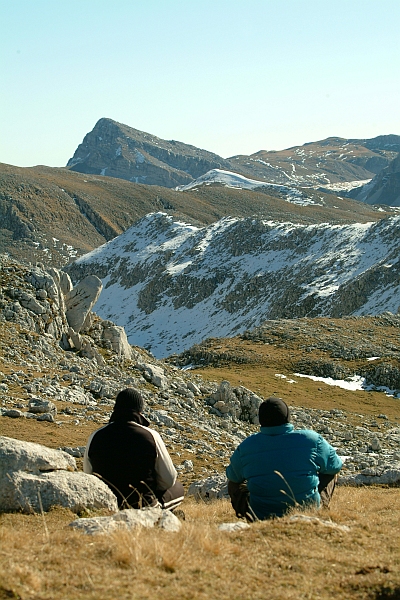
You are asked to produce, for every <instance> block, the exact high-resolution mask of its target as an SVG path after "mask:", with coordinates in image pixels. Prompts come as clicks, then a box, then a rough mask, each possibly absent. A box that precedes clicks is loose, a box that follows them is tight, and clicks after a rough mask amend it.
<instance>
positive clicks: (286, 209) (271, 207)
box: [0, 164, 393, 266]
mask: <svg viewBox="0 0 400 600" xmlns="http://www.w3.org/2000/svg"><path fill="white" fill-rule="evenodd" d="M310 197H315V199H316V201H318V204H321V206H315V205H313V206H297V205H295V204H291V203H289V202H286V201H285V199H284V198H283V196H282V194H281V193H280V192H273V191H271V190H266V193H262V192H252V191H246V190H234V189H228V188H225V187H221V186H203V187H201V188H199V189H198V190H196V191H189V192H176V191H174V190H171V189H167V188H165V187H159V186H148V185H143V184H136V183H132V182H130V181H125V180H123V179H116V178H112V177H102V176H100V175H86V174H81V173H76V172H72V171H70V170H68V169H63V168H51V167H43V166H38V167H29V168H22V167H13V166H11V165H5V164H0V223H1V225H0V252H8V253H9V254H10V255H11V256H13V257H14V258H17V259H19V260H29V261H31V262H35V261H40V262H44V263H45V264H52V265H54V266H61V265H64V264H67V263H69V262H70V261H71V260H73V259H74V258H75V257H77V256H80V255H81V254H84V253H86V252H89V251H90V250H92V249H94V248H96V247H98V246H100V245H101V244H103V243H105V242H106V241H108V240H110V239H112V238H114V237H115V236H117V235H119V234H120V233H122V232H123V231H125V230H126V229H127V228H128V227H130V226H131V225H132V224H133V223H134V222H135V221H137V220H138V219H139V218H141V217H143V216H144V215H146V214H148V213H151V212H157V211H163V212H167V213H169V214H172V215H174V216H175V217H177V218H180V219H183V220H189V221H190V222H192V223H194V224H197V225H207V224H209V223H212V222H214V221H216V220H218V219H220V218H221V217H224V216H227V215H232V216H239V217H248V216H254V215H255V216H259V217H262V218H266V219H274V220H277V221H294V222H302V223H320V222H327V221H329V222H332V223H348V222H363V223H364V222H367V221H376V220H378V219H380V218H382V217H384V216H385V215H387V214H388V213H390V212H392V210H393V209H390V207H387V208H386V209H385V211H386V212H383V211H382V210H378V209H377V208H376V207H371V206H367V205H365V204H363V203H361V202H356V201H353V200H348V199H343V198H340V197H336V196H335V195H332V194H323V193H322V192H317V191H315V190H311V191H310Z"/></svg>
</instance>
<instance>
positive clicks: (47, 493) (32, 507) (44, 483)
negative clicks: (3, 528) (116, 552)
mask: <svg viewBox="0 0 400 600" xmlns="http://www.w3.org/2000/svg"><path fill="white" fill-rule="evenodd" d="M52 506H64V507H66V508H69V509H70V510H72V511H73V512H79V511H81V510H84V509H91V510H95V509H100V508H105V509H108V510H111V511H116V510H118V503H117V498H116V496H115V495H114V494H113V493H112V491H111V490H110V488H109V487H108V486H107V485H106V484H105V483H103V482H102V481H101V480H100V479H98V478H97V477H95V476H94V475H88V474H87V473H82V472H76V473H73V472H69V471H52V472H50V473H41V474H39V475H36V474H34V473H25V472H24V471H14V472H11V473H8V477H7V480H6V481H3V482H2V486H1V491H0V509H1V510H2V511H10V510H22V511H23V512H27V513H29V512H40V511H41V510H42V509H43V510H44V511H47V510H49V509H50V508H51V507H52Z"/></svg>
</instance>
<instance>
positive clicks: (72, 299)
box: [0, 256, 400, 498]
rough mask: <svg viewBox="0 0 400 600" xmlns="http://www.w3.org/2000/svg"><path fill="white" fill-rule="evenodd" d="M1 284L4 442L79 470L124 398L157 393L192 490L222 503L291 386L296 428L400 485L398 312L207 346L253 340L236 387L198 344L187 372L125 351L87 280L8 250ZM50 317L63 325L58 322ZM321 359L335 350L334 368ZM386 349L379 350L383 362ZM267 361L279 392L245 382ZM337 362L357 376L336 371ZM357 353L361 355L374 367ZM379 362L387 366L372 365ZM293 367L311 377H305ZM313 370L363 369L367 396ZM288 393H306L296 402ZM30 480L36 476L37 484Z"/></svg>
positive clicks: (370, 473)
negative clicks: (237, 464)
mask: <svg viewBox="0 0 400 600" xmlns="http://www.w3.org/2000/svg"><path fill="white" fill-rule="evenodd" d="M0 277H1V281H0V283H1V298H0V326H1V330H2V335H1V342H0V380H1V381H0V403H1V407H0V420H1V431H2V434H3V435H4V436H6V437H8V438H16V439H18V440H26V441H29V442H36V443H41V444H44V445H46V446H49V447H50V448H61V449H63V451H64V452H66V453H67V454H69V455H70V456H72V457H75V458H76V460H77V461H78V467H79V465H81V462H79V461H81V457H82V455H83V449H84V445H85V443H86V439H87V437H88V436H89V434H90V433H91V432H92V431H93V430H94V429H95V428H98V427H100V426H101V425H103V424H104V423H106V422H107V421H108V418H109V416H110V412H111V409H112V406H113V400H114V398H115V395H116V393H117V392H118V390H120V389H121V388H123V387H135V388H137V389H139V390H140V391H141V393H142V394H143V396H144V397H145V399H146V411H145V414H146V416H147V417H148V418H149V419H150V421H151V423H152V426H154V427H155V428H156V429H158V430H159V431H160V433H161V434H162V436H163V438H164V439H165V441H166V444H167V446H168V448H169V451H170V453H171V456H172V458H173V461H174V463H175V465H176V467H177V469H178V471H179V473H180V478H181V479H182V481H183V482H184V484H185V486H187V490H189V486H191V487H190V490H189V492H190V493H193V494H195V495H199V494H200V495H203V496H204V497H208V498H211V497H222V496H224V495H225V494H226V480H225V479H224V475H223V471H224V465H226V464H227V461H228V459H229V456H230V454H231V452H232V451H233V449H234V448H235V447H236V446H237V444H238V443H240V441H241V440H242V439H244V437H246V436H247V435H249V434H250V433H251V432H254V431H256V430H257V410H258V405H259V403H260V402H261V401H262V399H263V397H266V396H267V395H268V394H270V393H276V392H277V391H278V389H279V388H281V390H280V391H281V393H282V397H283V398H285V399H286V401H287V402H288V403H289V404H290V405H291V411H292V419H293V422H294V423H295V425H296V426H297V427H311V428H313V429H315V430H317V431H319V432H321V433H323V434H324V436H325V437H326V438H327V439H328V440H329V441H330V442H331V443H332V444H333V445H335V446H336V447H337V448H338V452H339V454H341V455H342V456H346V457H347V459H346V462H345V467H344V469H343V471H342V473H341V477H342V483H347V484H349V483H350V484H352V485H359V484H371V483H381V484H396V482H398V481H400V462H399V461H400V454H399V441H400V437H399V436H400V411H399V397H400V379H399V368H398V366H399V358H400V354H399V352H400V350H399V348H398V346H396V344H395V341H397V340H398V333H399V327H400V319H399V317H398V316H395V315H386V316H382V317H377V318H370V317H365V318H364V317H360V318H358V319H350V320H344V321H342V320H340V319H339V320H334V321H330V320H328V319H327V320H323V321H321V320H314V319H307V320H305V321H298V322H296V321H290V322H273V323H270V324H268V323H267V324H265V325H264V326H263V327H262V328H259V329H256V330H254V331H250V332H248V333H247V334H246V335H245V336H243V337H242V338H236V341H235V339H232V340H231V341H229V340H220V341H218V340H213V341H212V343H211V345H210V344H209V345H208V352H209V355H210V356H211V355H213V353H215V352H216V351H217V350H218V347H219V348H220V349H221V348H223V346H224V345H226V344H227V345H228V346H229V345H231V351H232V348H233V345H234V344H236V346H237V348H238V347H239V345H240V344H245V346H244V347H245V350H246V353H247V355H248V356H251V355H253V365H251V364H250V363H251V361H250V360H248V361H247V363H246V361H244V362H245V363H246V364H245V368H244V369H243V370H242V371H241V373H239V375H238V365H239V362H240V361H236V360H235V358H234V356H233V351H232V356H231V358H229V357H228V355H227V354H226V353H225V356H223V353H222V351H221V360H222V363H224V364H225V365H226V364H228V363H229V364H230V365H231V366H232V367H233V368H234V371H233V370H232V372H231V374H232V375H233V376H234V378H235V380H232V382H229V381H227V380H223V379H222V377H221V376H220V377H217V378H215V377H214V378H213V379H211V380H210V379H209V378H208V377H207V371H206V370H204V361H203V362H202V359H203V358H204V356H205V355H204V354H203V357H202V358H201V357H200V354H199V353H198V350H197V351H196V349H191V350H190V352H189V354H188V355H186V359H187V358H188V356H189V355H190V360H191V361H192V362H196V363H198V364H199V366H200V365H202V370H196V369H194V370H193V369H192V370H187V369H184V370H182V369H181V367H180V366H179V365H180V363H182V360H183V357H182V358H181V359H179V357H175V358H171V359H170V360H169V361H158V360H156V359H155V358H154V356H152V355H151V354H149V353H148V352H146V351H145V350H144V349H142V348H140V347H137V346H135V347H132V346H129V345H128V344H126V338H125V337H124V331H123V329H122V328H118V327H117V326H115V325H114V324H113V323H111V322H110V321H103V320H101V319H100V318H99V317H98V316H97V315H96V314H94V313H93V312H92V309H91V307H92V305H93V301H94V299H95V297H96V294H97V293H98V292H99V290H101V288H100V287H97V288H96V290H95V291H93V290H92V291H90V290H91V287H92V286H91V285H89V283H88V282H87V281H85V280H83V281H81V282H79V284H77V285H75V286H71V285H68V283H69V279H68V276H66V275H65V274H64V275H63V274H62V273H61V272H59V271H57V270H54V269H53V270H49V271H46V270H44V269H43V268H42V267H32V266H28V265H25V266H24V265H22V264H20V263H17V262H16V261H13V260H11V259H9V258H7V257H4V256H2V257H1V269H0ZM83 292H85V293H83ZM51 321H52V322H53V323H55V324H56V325H57V326H55V325H53V326H49V322H51ZM72 325H74V327H75V329H74V327H72ZM365 331H368V333H369V335H367V336H364V337H362V351H361V352H360V353H359V354H358V355H357V356H356V357H355V355H354V349H355V348H357V347H359V346H360V343H361V342H360V332H365ZM325 333H326V337H323V336H324V335H325ZM357 335H358V338H357ZM353 336H355V337H354V340H353ZM389 340H392V341H391V343H390V342H389ZM317 342H318V343H317ZM260 344H261V345H260ZM296 345H297V347H298V348H300V349H302V352H303V353H305V355H306V356H307V360H304V361H303V363H299V362H296V361H293V355H294V351H295V346H296ZM211 346H213V347H211ZM351 348H353V354H351V355H350V354H349V349H351ZM264 351H267V352H268V367H267V366H266V364H262V358H263V353H264ZM196 352H197V354H196ZM321 352H325V363H326V365H325V370H324V371H322V370H321V360H320V356H321ZM375 352H379V353H380V355H379V356H375V357H373V355H374V353H375ZM257 356H258V357H259V359H260V363H261V364H260V366H261V369H260V373H262V374H263V375H262V377H263V379H264V383H265V384H266V386H267V389H265V391H264V390H262V392H263V393H261V392H260V391H259V390H258V389H254V388H255V386H253V385H252V387H247V386H245V385H243V382H242V383H240V382H238V381H237V378H238V377H240V376H242V377H245V376H246V373H247V372H248V370H250V367H251V368H252V369H254V357H257ZM264 356H265V354H264ZM338 357H339V360H340V362H341V363H342V365H344V366H345V368H342V369H339V368H338V363H337V361H338ZM366 357H367V358H366ZM214 358H215V354H214ZM355 358H357V359H358V360H362V361H363V371H361V370H360V364H358V367H357V366H356V363H354V360H355ZM368 358H371V359H372V358H374V360H375V361H376V362H375V364H374V365H370V367H369V370H368V369H367V366H368V364H369V363H368ZM186 362H187V361H186ZM256 362H257V361H256ZM328 363H330V364H331V368H330V369H329V368H328V366H327V365H328ZM214 365H215V362H214ZM313 365H314V366H313ZM335 365H336V367H335ZM389 367H390V368H389ZM219 368H221V364H220V366H219ZM293 369H302V373H298V372H294V371H293ZM366 371H368V373H367V372H366ZM215 372H216V371H215V369H214V371H210V372H209V374H211V373H212V374H213V375H215ZM311 373H318V374H321V373H323V374H324V376H326V375H327V374H330V375H331V376H332V377H335V378H337V379H339V378H340V379H342V378H343V377H344V376H346V377H347V379H349V376H350V375H352V376H354V375H357V373H358V374H359V373H362V374H363V377H364V386H365V391H363V390H362V389H360V391H350V389H351V388H349V391H346V392H345V396H344V395H343V394H344V392H343V389H341V388H340V387H332V385H329V386H328V385H327V384H326V383H325V382H324V383H321V382H320V381H319V382H318V383H314V382H313V381H312V379H309V378H307V377H309V376H310V374H311ZM224 374H225V372H224V371H223V370H221V375H224ZM302 374H303V377H302ZM289 375H292V377H293V380H291V379H290V377H289ZM305 376H307V377H305ZM359 376H361V375H359ZM253 377H254V373H253ZM249 381H250V380H249ZM253 382H254V379H253ZM336 383H337V384H338V385H339V384H340V383H341V382H340V381H337V382H336ZM321 385H323V386H324V389H326V390H329V392H326V393H325V395H324V397H325V404H324V405H322V404H323V403H322V404H321V405H320V407H317V406H315V407H313V406H310V404H309V405H308V406H307V401H308V402H309V403H310V401H311V402H314V403H315V404H316V405H317V404H318V403H319V402H321V396H320V399H318V398H315V397H314V396H316V395H317V396H318V395H319V392H318V391H317V386H318V390H319V389H321ZM288 386H289V387H290V389H293V386H295V390H294V391H295V393H294V394H292V395H291V394H290V391H289V390H288ZM310 386H314V387H310ZM252 388H253V389H252ZM311 390H314V391H313V392H312V391H311ZM367 390H368V391H367ZM379 390H383V391H379ZM360 413H361V414H360ZM64 468H65V467H64ZM20 477H25V479H24V481H25V480H26V476H23V475H21V476H20ZM37 477H39V479H38V480H37V481H39V483H40V482H42V480H43V479H44V480H46V481H47V480H48V479H49V476H48V475H46V474H43V475H40V474H39V475H38V476H37ZM31 479H32V477H31Z"/></svg>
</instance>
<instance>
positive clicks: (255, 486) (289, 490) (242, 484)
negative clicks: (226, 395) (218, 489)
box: [226, 396, 343, 521]
mask: <svg viewBox="0 0 400 600" xmlns="http://www.w3.org/2000/svg"><path fill="white" fill-rule="evenodd" d="M289 421H290V411H289V407H288V406H287V404H286V403H285V402H284V401H283V400H282V399H281V398H276V397H274V396H272V397H271V398H268V399H267V400H265V401H264V402H262V403H261V404H260V407H259V422H260V426H261V427H260V432H259V433H256V434H254V435H251V436H250V437H248V438H246V439H245V440H244V441H243V442H242V443H241V444H240V445H239V446H238V447H237V448H236V450H235V451H234V453H233V455H232V457H231V460H230V464H229V466H228V467H227V469H226V475H227V477H228V492H229V495H230V497H231V502H232V506H233V508H234V510H235V512H236V515H237V516H238V517H239V518H240V517H246V518H247V520H248V521H254V520H256V519H268V518H271V517H275V516H276V517H279V516H283V515H284V514H285V513H286V512H287V511H288V510H289V509H290V508H291V507H293V506H296V505H314V506H320V505H321V504H322V505H323V506H328V505H329V503H330V500H331V498H332V494H333V491H334V488H335V483H336V474H337V473H338V472H339V471H340V469H341V467H342V464H343V463H342V460H341V459H340V458H339V456H338V455H337V454H336V451H335V449H334V448H333V447H332V446H330V444H328V442H327V441H326V440H324V438H323V437H322V436H321V435H319V434H318V433H316V432H315V431H311V430H307V429H304V430H295V429H294V427H293V425H292V424H291V423H290V422H289Z"/></svg>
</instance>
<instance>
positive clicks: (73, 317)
mask: <svg viewBox="0 0 400 600" xmlns="http://www.w3.org/2000/svg"><path fill="white" fill-rule="evenodd" d="M102 289H103V284H102V283H101V280H100V279H99V278H98V277H96V275H89V276H88V277H85V278H84V279H83V280H82V281H80V282H79V283H78V285H76V286H75V287H74V288H72V289H71V291H69V292H67V294H66V296H65V305H66V311H65V317H66V319H67V321H68V325H70V327H72V329H73V330H74V331H75V332H76V333H79V331H80V330H81V329H82V328H83V326H84V324H85V321H86V319H87V318H88V315H89V313H90V312H91V310H92V308H93V306H94V305H95V304H96V302H97V300H98V298H99V296H100V293H101V290H102Z"/></svg>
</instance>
